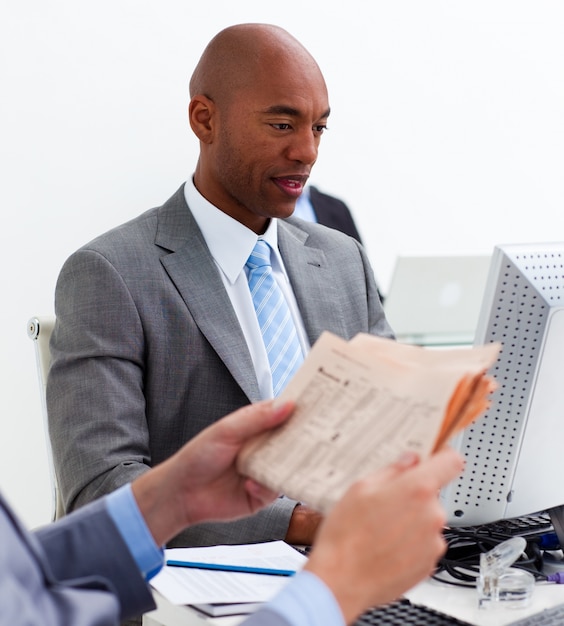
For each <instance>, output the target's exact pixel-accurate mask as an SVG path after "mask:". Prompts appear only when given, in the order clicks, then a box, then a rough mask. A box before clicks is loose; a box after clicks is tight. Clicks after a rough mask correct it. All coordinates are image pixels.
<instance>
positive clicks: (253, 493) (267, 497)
mask: <svg viewBox="0 0 564 626" xmlns="http://www.w3.org/2000/svg"><path fill="white" fill-rule="evenodd" d="M245 490H246V491H247V493H248V494H249V496H250V497H251V498H252V499H253V500H256V501H258V502H259V503H260V504H261V505H262V506H264V505H265V504H269V503H270V502H273V501H274V500H276V498H277V497H278V496H279V495H280V494H279V493H278V492H276V491H272V489H269V488H268V487H265V486H264V485H261V484H260V483H257V482H256V481H254V480H252V479H250V478H248V479H247V480H246V481H245Z"/></svg>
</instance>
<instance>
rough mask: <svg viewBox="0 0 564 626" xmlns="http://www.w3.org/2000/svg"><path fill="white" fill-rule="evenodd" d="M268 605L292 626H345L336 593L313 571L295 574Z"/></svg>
mask: <svg viewBox="0 0 564 626" xmlns="http://www.w3.org/2000/svg"><path fill="white" fill-rule="evenodd" d="M267 606H268V608H269V609H270V610H271V611H274V612H276V613H278V614H279V615H280V616H281V617H282V618H284V619H285V620H286V621H287V622H288V624H289V626H345V620H344V618H343V614H342V613H341V609H340V607H339V605H338V604H337V601H336V600H335V598H334V596H333V594H332V593H331V592H330V591H329V588H328V587H327V586H326V585H325V583H323V582H322V581H321V580H320V579H319V578H318V577H317V576H316V575H315V574H312V573H311V572H300V573H299V574H296V576H294V577H293V578H292V580H291V582H290V583H288V585H286V586H285V587H284V588H283V589H282V591H281V592H280V593H278V594H277V595H276V596H275V598H274V599H273V600H272V601H270V602H269V603H268V605H267ZM257 617H258V616H257Z"/></svg>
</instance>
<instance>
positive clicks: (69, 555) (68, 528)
mask: <svg viewBox="0 0 564 626" xmlns="http://www.w3.org/2000/svg"><path fill="white" fill-rule="evenodd" d="M0 546H1V549H0V624H37V625H38V626H39V625H41V626H61V624H72V625H73V626H91V625H97V626H103V625H108V626H109V625H114V624H115V625H117V624H118V620H119V619H120V618H124V617H130V616H133V615H139V614H141V613H142V612H145V611H148V610H151V609H153V608H154V602H153V598H152V596H151V593H150V591H149V589H148V588H147V585H146V583H145V581H144V580H143V577H142V576H141V574H140V573H139V570H138V569H137V566H136V565H135V562H134V561H133V559H132V557H131V555H130V553H129V550H128V549H127V546H126V545H125V543H124V541H123V539H122V538H121V535H120V534H119V532H118V531H117V529H116V527H115V525H114V523H113V522H112V520H111V518H110V517H109V515H108V513H107V512H106V507H105V505H104V503H103V502H102V501H98V502H96V503H93V504H92V505H91V506H90V507H88V510H87V509H82V510H81V511H79V512H77V513H76V514H74V515H72V516H68V517H65V518H64V519H63V520H61V521H60V522H58V523H57V524H51V525H49V526H47V527H45V528H44V529H41V530H39V531H37V532H35V533H34V534H30V533H28V532H27V531H26V530H25V529H24V528H23V527H22V526H21V524H20V523H19V522H18V520H17V519H16V518H15V516H14V514H13V513H12V511H11V510H10V509H9V507H8V506H7V504H6V503H5V502H4V500H3V498H2V497H1V496H0Z"/></svg>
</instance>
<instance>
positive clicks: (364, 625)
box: [354, 598, 471, 626]
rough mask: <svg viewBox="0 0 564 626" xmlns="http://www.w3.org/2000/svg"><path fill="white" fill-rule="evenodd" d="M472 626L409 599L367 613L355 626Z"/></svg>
mask: <svg viewBox="0 0 564 626" xmlns="http://www.w3.org/2000/svg"><path fill="white" fill-rule="evenodd" d="M419 624H421V625H424V626H471V625H470V624H469V623H468V622H462V621H461V620H459V619H457V618H456V617H451V616H450V615H446V614H445V613H440V612H439V611H435V610H434V609H431V608H429V607H426V606H423V605H421V604H412V603H411V602H410V601H409V600H407V599H405V598H404V599H401V600H396V602H392V603H390V604H386V605H385V606H382V607H378V608H374V609H370V610H369V611H366V613H364V614H363V615H361V617H360V618H359V619H358V620H357V621H356V622H355V625H354V626H410V625H413V626H415V625H419Z"/></svg>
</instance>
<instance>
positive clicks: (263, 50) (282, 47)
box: [190, 24, 321, 104]
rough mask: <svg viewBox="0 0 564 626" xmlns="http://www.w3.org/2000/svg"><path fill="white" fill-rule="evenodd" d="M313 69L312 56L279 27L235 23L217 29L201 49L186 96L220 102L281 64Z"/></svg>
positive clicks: (309, 70)
mask: <svg viewBox="0 0 564 626" xmlns="http://www.w3.org/2000/svg"><path fill="white" fill-rule="evenodd" d="M286 64H289V65H290V66H293V67H295V68H297V71H299V70H305V71H308V72H311V71H314V72H317V73H318V74H319V76H321V70H320V69H319V66H318V65H317V63H316V62H315V59H314V58H313V57H312V56H311V54H310V53H309V52H308V51H307V50H306V49H305V48H304V46H303V45H302V44H301V43H300V42H299V41H298V40H297V39H295V38H294V37H293V36H292V35H290V33H288V32H287V31H285V30H284V29H283V28H280V27H278V26H273V25H271V24H237V25H235V26H230V27H228V28H226V29H224V30H222V31H220V32H219V33H218V34H217V35H216V36H215V37H214V38H213V39H212V40H211V41H210V43H209V44H208V45H207V47H206V49H205V50H204V52H203V54H202V56H201V58H200V61H199V62H198V65H197V66H196V69H195V70H194V73H193V74H192V78H191V80H190V97H191V98H192V97H194V96H195V95H196V94H203V95H206V96H207V97H208V98H210V99H211V100H213V101H215V102H216V103H218V104H220V103H223V102H224V99H225V98H228V97H229V96H230V95H232V94H233V93H235V92H238V91H240V90H245V89H247V88H248V87H249V86H250V85H252V84H256V82H257V81H259V80H261V77H262V76H263V75H264V74H265V73H268V72H271V71H273V70H274V69H275V68H279V67H281V65H286Z"/></svg>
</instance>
